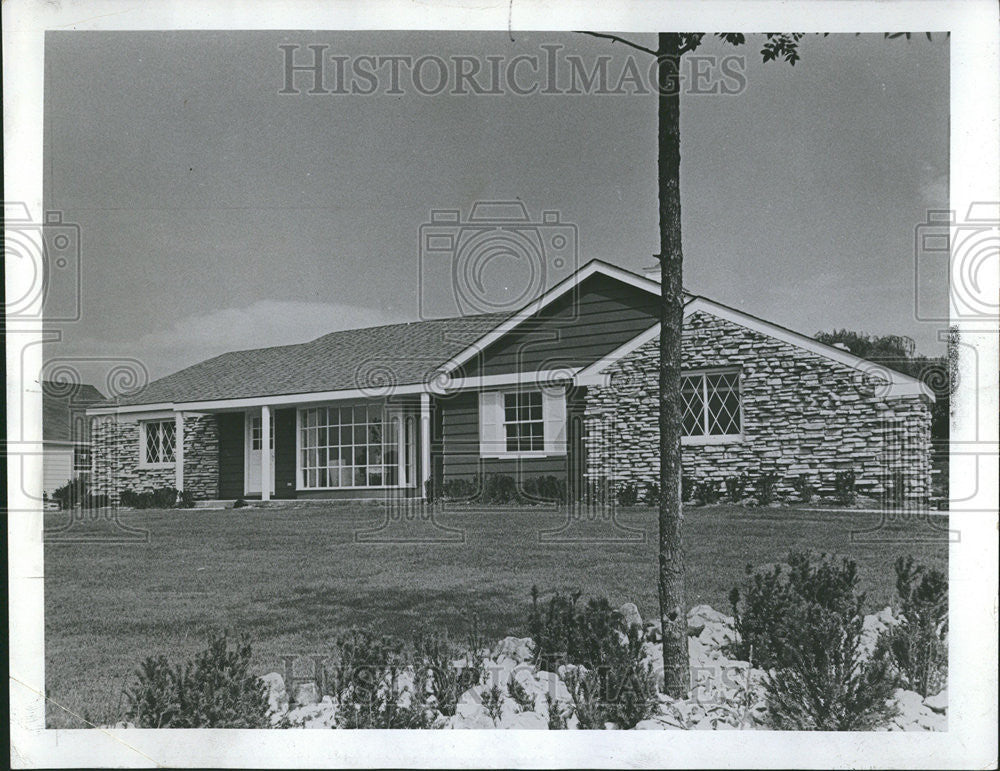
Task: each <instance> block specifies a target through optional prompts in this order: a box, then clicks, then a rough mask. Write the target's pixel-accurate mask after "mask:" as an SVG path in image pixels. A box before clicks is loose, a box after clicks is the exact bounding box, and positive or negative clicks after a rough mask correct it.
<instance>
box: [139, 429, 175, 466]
mask: <svg viewBox="0 0 1000 771" xmlns="http://www.w3.org/2000/svg"><path fill="white" fill-rule="evenodd" d="M176 432H177V428H176V424H175V423H174V421H173V420H153V421H149V422H148V423H143V424H142V449H141V453H142V461H143V464H144V465H148V466H159V465H163V464H167V463H173V462H174V448H175V440H176Z"/></svg>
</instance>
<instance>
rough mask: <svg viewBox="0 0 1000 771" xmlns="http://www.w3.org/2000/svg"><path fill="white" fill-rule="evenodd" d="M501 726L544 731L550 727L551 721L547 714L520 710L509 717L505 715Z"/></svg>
mask: <svg viewBox="0 0 1000 771" xmlns="http://www.w3.org/2000/svg"><path fill="white" fill-rule="evenodd" d="M500 727H501V728H510V729H517V730H530V731H539V730H541V731H544V730H547V729H548V727H549V722H548V717H547V716H546V715H542V714H540V713H538V712H518V713H517V714H515V715H511V716H510V717H509V718H507V717H505V718H504V719H503V720H501V722H500Z"/></svg>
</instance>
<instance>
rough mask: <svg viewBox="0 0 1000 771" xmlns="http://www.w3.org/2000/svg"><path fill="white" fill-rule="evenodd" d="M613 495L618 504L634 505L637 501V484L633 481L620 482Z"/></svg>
mask: <svg viewBox="0 0 1000 771" xmlns="http://www.w3.org/2000/svg"><path fill="white" fill-rule="evenodd" d="M615 496H616V498H617V499H618V505H619V506H635V505H636V504H637V503H638V502H639V486H638V485H636V483H635V482H621V483H620V484H619V485H618V487H617V488H616V490H615Z"/></svg>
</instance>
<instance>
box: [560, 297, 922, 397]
mask: <svg viewBox="0 0 1000 771" xmlns="http://www.w3.org/2000/svg"><path fill="white" fill-rule="evenodd" d="M695 313H708V314H710V315H713V316H717V317H719V318H722V319H725V320H726V321H730V322H732V323H734V324H738V325H740V326H743V327H747V328H748V329H751V330H753V331H755V332H759V333H761V334H764V335H767V336H768V337H773V338H775V339H777V340H781V341H782V342H785V343H788V344H789V345H794V346H796V347H797V348H801V349H804V350H807V351H809V352H810V353H814V354H816V355H818V356H822V357H824V358H826V359H830V360H832V361H835V362H837V363H839V364H843V365H844V366H847V367H850V368H851V369H855V370H858V371H859V372H862V373H865V374H867V375H871V374H878V375H880V376H886V377H888V378H889V385H890V388H889V393H888V395H889V396H903V395H906V394H922V395H925V396H928V397H929V398H930V399H932V400H933V399H934V393H933V392H932V391H931V389H930V388H929V387H928V386H927V385H926V384H925V383H923V382H921V381H920V380H918V379H917V378H915V377H912V376H910V375H906V374H903V373H902V372H897V371H895V370H892V369H888V368H887V367H883V366H881V365H879V364H876V363H874V362H872V361H869V360H868V359H863V358H861V357H860V356H855V355H854V354H853V353H850V352H849V351H845V350H843V349H840V348H835V347H834V346H832V345H827V344H826V343H821V342H820V341H819V340H816V339H814V338H812V337H809V336H808V335H804V334H802V333H801V332H796V331H794V330H791V329H788V328H787V327H783V326H780V325H779V324H774V323H772V322H770V321H765V320H764V319H762V318H759V317H757V316H753V315H751V314H749V313H745V312H744V311H740V310H737V309H736V308H731V307H730V306H728V305H723V304H722V303H719V302H716V301H714V300H709V299H708V298H707V297H700V296H697V295H692V296H691V297H690V299H688V301H687V302H686V303H685V305H684V318H688V317H689V316H691V315H692V314H695ZM659 334H660V325H659V324H656V325H654V326H652V327H650V328H649V329H648V330H646V331H645V332H643V333H642V334H640V335H637V336H636V337H635V338H633V339H632V340H630V341H629V342H628V343H626V344H625V345H623V346H621V347H620V348H618V349H617V350H615V351H613V352H612V353H610V354H609V355H608V356H606V357H605V358H604V359H602V360H601V361H599V362H596V363H595V364H593V365H592V366H590V367H587V368H586V369H583V370H581V371H580V372H579V373H577V380H578V382H579V383H580V384H587V383H589V382H598V381H600V380H601V379H602V377H603V372H604V370H605V369H607V368H608V367H609V366H611V365H612V364H614V363H615V362H617V361H618V360H619V359H621V358H623V357H625V356H627V355H629V354H630V353H632V352H633V351H635V350H637V349H638V348H640V347H641V346H643V345H645V344H646V343H648V342H649V341H651V340H653V339H655V338H656V337H657V336H659Z"/></svg>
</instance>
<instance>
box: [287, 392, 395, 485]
mask: <svg viewBox="0 0 1000 771" xmlns="http://www.w3.org/2000/svg"><path fill="white" fill-rule="evenodd" d="M402 421H403V416H402V415H400V414H393V413H387V412H386V411H385V408H384V407H383V406H382V405H380V404H358V405H350V406H343V407H317V408H312V409H305V410H301V411H300V413H299V452H300V475H301V478H300V481H301V485H302V487H303V488H305V489H313V490H315V489H329V488H341V487H397V486H398V487H402V486H406V485H407V484H408V482H409V477H411V476H412V472H411V470H410V466H411V463H410V459H411V458H412V456H413V451H412V449H411V448H410V447H408V443H409V442H411V441H412V437H413V432H412V429H409V427H408V426H405V425H404V431H403V440H404V441H403V442H400V425H401V423H402ZM401 444H402V445H403V447H402V454H403V456H402V462H401V458H400V445H401Z"/></svg>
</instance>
